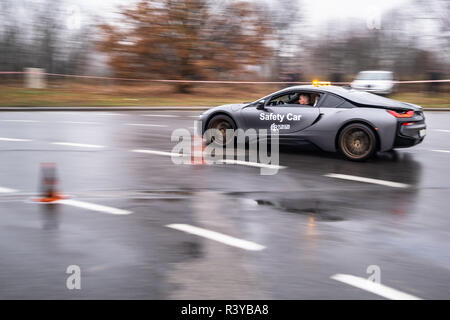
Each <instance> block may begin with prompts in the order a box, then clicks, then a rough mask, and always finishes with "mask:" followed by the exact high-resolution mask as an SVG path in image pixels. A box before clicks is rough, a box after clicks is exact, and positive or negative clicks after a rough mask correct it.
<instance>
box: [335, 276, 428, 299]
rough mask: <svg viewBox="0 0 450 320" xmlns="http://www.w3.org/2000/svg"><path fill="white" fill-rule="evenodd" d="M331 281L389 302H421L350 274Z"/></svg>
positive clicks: (411, 296)
mask: <svg viewBox="0 0 450 320" xmlns="http://www.w3.org/2000/svg"><path fill="white" fill-rule="evenodd" d="M331 279H333V280H336V281H340V282H343V283H346V284H349V285H351V286H354V287H357V288H359V289H363V290H366V291H369V292H371V293H374V294H377V295H379V296H382V297H384V298H387V299H391V300H422V299H421V298H418V297H415V296H413V295H410V294H407V293H404V292H401V291H398V290H396V289H392V288H390V287H387V286H385V285H382V284H380V283H376V282H373V281H370V280H367V279H364V278H360V277H356V276H352V275H350V274H335V275H334V276H332V277H331Z"/></svg>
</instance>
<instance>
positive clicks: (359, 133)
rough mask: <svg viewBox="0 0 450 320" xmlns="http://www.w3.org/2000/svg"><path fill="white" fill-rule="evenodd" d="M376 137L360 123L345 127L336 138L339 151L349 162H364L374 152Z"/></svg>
mask: <svg viewBox="0 0 450 320" xmlns="http://www.w3.org/2000/svg"><path fill="white" fill-rule="evenodd" d="M376 141H377V139H376V136H375V134H374V132H373V131H372V129H370V128H369V127H368V126H366V125H364V124H362V123H353V124H350V125H348V126H346V127H345V128H344V129H343V130H342V131H341V133H340V134H339V138H338V147H339V151H340V152H341V153H342V154H343V155H344V156H345V157H346V158H347V159H349V160H353V161H364V160H367V159H369V158H371V157H372V156H373V155H374V153H375V151H376Z"/></svg>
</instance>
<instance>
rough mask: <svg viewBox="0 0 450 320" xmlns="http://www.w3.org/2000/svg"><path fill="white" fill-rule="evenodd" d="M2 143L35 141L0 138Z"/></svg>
mask: <svg viewBox="0 0 450 320" xmlns="http://www.w3.org/2000/svg"><path fill="white" fill-rule="evenodd" d="M0 141H12V142H28V141H33V140H30V139H15V138H0Z"/></svg>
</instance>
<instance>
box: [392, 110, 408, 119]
mask: <svg viewBox="0 0 450 320" xmlns="http://www.w3.org/2000/svg"><path fill="white" fill-rule="evenodd" d="M387 112H389V113H390V114H392V115H393V116H394V117H396V118H412V117H414V111H412V110H410V111H404V112H397V111H394V110H387Z"/></svg>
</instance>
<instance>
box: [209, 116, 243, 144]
mask: <svg viewBox="0 0 450 320" xmlns="http://www.w3.org/2000/svg"><path fill="white" fill-rule="evenodd" d="M206 129H207V131H206V134H205V138H206V141H207V142H208V143H210V142H213V143H215V144H217V145H219V146H225V145H227V144H229V143H230V142H232V141H233V137H234V130H236V127H235V125H234V121H233V120H232V119H231V118H230V117H228V116H226V115H224V114H219V115H217V116H214V117H213V118H212V119H211V120H210V121H209V122H208V126H207V128H206ZM230 130H232V131H230Z"/></svg>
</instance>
